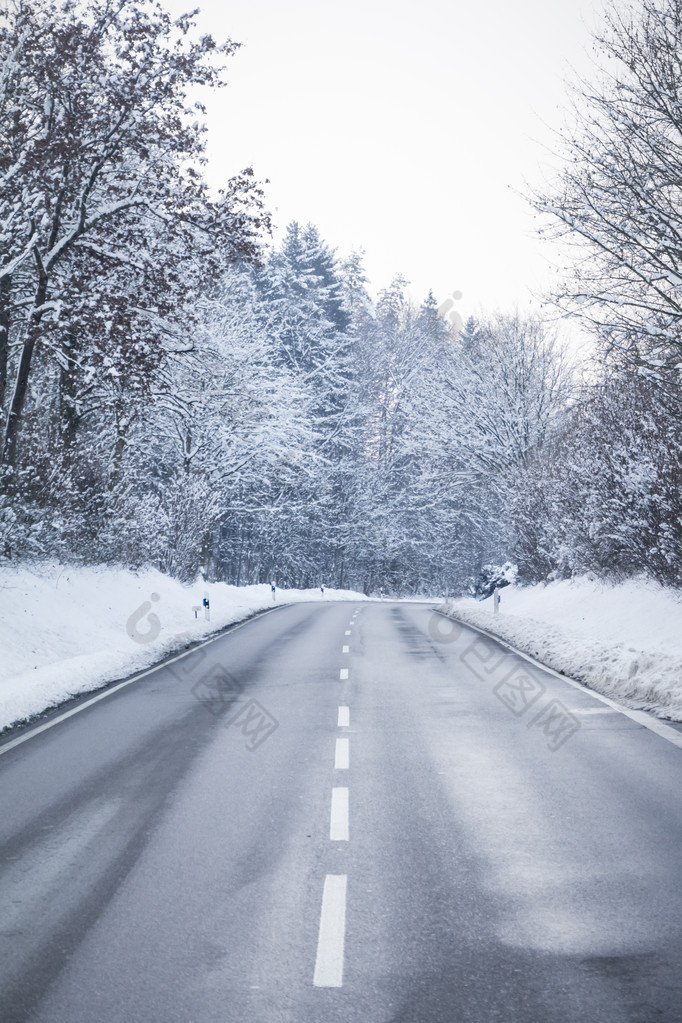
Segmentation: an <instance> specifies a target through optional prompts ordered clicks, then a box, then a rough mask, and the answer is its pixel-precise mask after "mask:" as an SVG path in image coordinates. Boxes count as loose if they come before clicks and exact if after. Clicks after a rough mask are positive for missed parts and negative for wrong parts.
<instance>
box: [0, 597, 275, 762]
mask: <svg viewBox="0 0 682 1023" xmlns="http://www.w3.org/2000/svg"><path fill="white" fill-rule="evenodd" d="M283 607H291V604H278V605H277V607H267V608H265V609H264V610H263V611H259V612H258V614H255V615H252V616H251V617H250V618H247V619H246V621H243V622H236V623H235V624H234V625H232V626H229V625H228V626H227V627H226V628H225V629H224V630H223V631H222V632H219V633H218V635H217V636H212V637H211V638H210V639H207V640H205V641H204V642H203V643H198V644H197V645H196V646H194V647H192V649H191V650H185V651H183V653H181V654H177V656H176V657H170V658H169V659H168V660H165V661H162V662H161V663H160V664H155V665H153V666H152V667H151V668H147V670H146V671H143V672H141V673H140V674H139V675H133V677H132V678H128V679H126V680H125V682H119V683H118V685H115V686H111V687H110V688H109V689H106V690H105V691H104V692H103V693H98V694H97V696H93V697H91V698H90V699H89V700H85V702H84V703H80V704H79V705H78V706H77V707H73V708H72V709H71V710H67V711H64V713H63V714H59V715H58V716H57V717H56V718H53V719H52V721H46V722H45V724H44V725H38V727H37V728H31V730H30V731H28V732H25V733H24V735H19V736H17V738H16V739H12V740H11V741H10V742H6V743H5V744H4V745H2V746H0V756H2V754H3V753H8V752H9V751H10V750H11V749H14V747H15V746H20V745H21V743H22V742H27V741H28V740H29V739H32V738H33V737H34V736H35V735H39V734H40V733H41V732H46V731H47V729H48V728H54V726H55V725H58V724H60V722H62V721H66V719H67V718H71V717H73V716H74V714H80V712H81V711H82V710H86V709H87V708H88V707H92V705H93V703H99V701H100V700H105V699H106V698H107V696H112V695H113V694H114V693H117V692H118V691H119V689H125V687H126V686H131V685H132V684H133V682H139V681H140V679H141V678H146V676H147V675H152V674H153V673H154V672H155V671H158V670H159V668H165V667H167V666H168V665H169V664H175V662H176V661H181V660H182V658H183V657H189V655H190V654H193V653H195V652H196V651H197V650H201V648H202V647H205V646H208V645H209V644H210V643H215V641H216V640H217V639H222V638H223V637H224V636H227V635H229V634H230V633H231V632H236V631H237V629H243V628H244V626H245V625H248V624H249V623H250V622H252V621H254V619H255V618H261V617H262V616H263V615H266V614H270V613H271V612H272V611H279V610H280V608H283ZM105 685H106V683H105ZM49 709H50V708H49V707H48V708H46V710H49Z"/></svg>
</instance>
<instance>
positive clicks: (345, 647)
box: [341, 646, 350, 654]
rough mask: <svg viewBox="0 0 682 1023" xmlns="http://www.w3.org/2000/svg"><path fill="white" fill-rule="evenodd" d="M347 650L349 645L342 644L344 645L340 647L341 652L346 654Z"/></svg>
mask: <svg viewBox="0 0 682 1023" xmlns="http://www.w3.org/2000/svg"><path fill="white" fill-rule="evenodd" d="M349 651H350V647H349V646H344V647H342V648H341V653H342V654H347V653H348V652H349Z"/></svg>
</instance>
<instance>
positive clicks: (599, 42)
mask: <svg viewBox="0 0 682 1023" xmlns="http://www.w3.org/2000/svg"><path fill="white" fill-rule="evenodd" d="M595 50H596V54H597V57H598V63H599V65H600V66H601V70H600V71H599V72H598V73H597V74H595V80H594V81H593V82H588V81H581V82H579V83H578V84H577V86H576V87H575V100H576V102H575V124H574V127H573V128H572V129H566V130H564V131H563V132H562V135H561V143H560V151H561V153H562V155H563V156H564V157H565V166H564V168H563V170H562V172H561V174H560V179H559V181H558V182H557V183H555V184H554V185H553V186H551V187H550V188H548V189H547V190H545V191H544V192H541V193H539V194H537V195H536V196H535V197H534V203H535V205H536V208H537V209H538V210H539V211H540V212H541V213H542V214H544V215H546V216H547V218H548V221H549V228H548V230H549V232H550V233H551V234H553V235H555V236H558V237H560V238H563V239H564V240H566V241H568V242H574V243H575V246H576V251H575V260H574V269H573V272H572V276H570V277H569V278H568V279H567V280H566V282H565V286H564V288H563V290H562V292H561V294H560V295H559V296H558V297H559V300H560V302H562V303H563V304H564V305H565V306H566V308H567V309H568V310H570V311H571V312H572V313H574V314H576V315H579V316H580V317H582V319H583V320H584V321H585V322H586V323H587V324H589V325H590V326H591V327H592V328H593V329H594V330H595V331H596V333H597V334H598V336H599V337H600V339H601V341H602V343H603V345H604V346H605V348H606V350H607V351H610V352H612V353H616V354H617V355H618V356H619V357H622V358H626V359H628V360H630V361H633V360H634V361H636V362H639V363H641V362H646V363H648V364H649V365H650V366H651V367H653V368H654V369H655V368H658V366H659V365H660V364H661V363H663V362H665V361H666V360H667V359H668V358H669V357H672V358H673V359H674V360H679V356H680V354H682V176H681V175H680V168H681V167H682V3H681V2H680V0H634V2H631V3H630V4H626V5H623V4H622V3H618V4H615V3H613V2H612V3H611V5H610V6H609V8H608V9H607V13H606V17H605V24H604V28H603V31H602V32H601V33H600V34H599V35H598V36H597V37H596V39H595Z"/></svg>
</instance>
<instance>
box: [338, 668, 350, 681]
mask: <svg viewBox="0 0 682 1023" xmlns="http://www.w3.org/2000/svg"><path fill="white" fill-rule="evenodd" d="M339 678H341V679H342V680H343V679H344V678H348V668H341V673H340V675H339Z"/></svg>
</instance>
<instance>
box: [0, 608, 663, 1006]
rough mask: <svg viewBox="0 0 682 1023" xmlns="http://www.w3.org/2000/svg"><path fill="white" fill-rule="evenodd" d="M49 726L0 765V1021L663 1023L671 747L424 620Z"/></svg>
mask: <svg viewBox="0 0 682 1023" xmlns="http://www.w3.org/2000/svg"><path fill="white" fill-rule="evenodd" d="M55 720H56V723H55V724H54V725H53V726H52V727H49V728H47V729H45V730H43V731H40V732H37V733H34V734H31V733H30V732H27V733H22V734H21V735H20V736H19V738H20V739H21V740H22V741H21V742H19V743H17V744H15V745H12V744H11V740H12V736H9V737H8V739H6V740H5V744H4V746H0V855H1V865H2V868H1V874H0V906H1V907H2V910H1V917H0V935H1V938H0V940H1V957H0V1000H1V1007H0V1018H1V1019H2V1021H3V1023H24V1021H26V1023H28V1021H30V1023H157V1021H158V1023H213V1021H215V1023H218V1021H220V1023H246V1021H253V1023H271V1021H272V1023H496V1021H500V1023H582V1021H589V1023H659V1021H664V1023H682V871H681V869H680V868H681V866H682V749H681V748H679V745H676V744H675V743H674V742H673V741H668V740H667V738H666V735H665V734H657V733H656V732H655V731H652V730H651V729H650V728H647V727H644V726H643V725H642V723H641V722H640V721H638V720H635V719H633V718H632V717H629V716H627V715H626V714H622V713H620V712H619V711H618V710H617V709H615V708H614V707H612V706H609V705H608V704H605V703H604V702H603V701H601V700H600V699H598V698H597V697H596V696H594V695H592V694H590V693H587V692H585V691H583V690H582V689H580V688H576V687H574V686H571V685H570V684H569V683H568V682H566V681H563V680H561V679H559V678H557V677H555V676H554V675H553V674H551V673H548V672H544V671H542V670H541V669H540V668H539V667H535V666H533V665H532V664H530V663H529V662H528V661H527V660H525V659H523V658H521V657H519V656H518V655H516V654H514V653H512V652H510V651H508V650H507V649H505V648H504V647H502V646H501V645H500V644H498V643H496V642H495V641H494V640H492V639H489V638H486V637H484V636H481V635H480V634H478V633H476V632H474V631H472V630H470V629H468V628H465V627H463V626H459V625H457V624H455V623H449V622H448V621H447V620H446V619H443V618H440V617H438V616H437V615H435V613H434V612H433V610H432V609H431V608H430V607H428V606H427V605H424V604H416V603H415V604H410V603H391V602H388V601H386V602H376V603H366V604H365V603H362V604H360V605H353V604H346V603H334V602H329V603H318V604H308V605H306V604H297V605H292V606H289V607H284V608H282V609H279V610H277V611H275V612H273V613H269V614H267V615H264V616H262V617H260V618H257V619H254V620H253V621H251V622H248V623H246V624H245V625H244V626H242V627H241V628H238V629H236V630H235V631H232V632H229V633H227V634H225V635H223V636H221V637H219V638H218V639H217V640H215V641H214V642H211V643H210V644H208V645H206V646H204V647H202V648H200V649H197V650H195V651H193V652H192V653H190V654H189V655H188V656H186V657H183V658H181V659H180V660H177V661H174V662H173V663H167V664H165V665H163V666H161V667H160V668H159V669H158V670H155V671H153V672H151V673H149V674H147V675H145V676H144V677H142V678H140V679H139V680H137V681H135V682H133V683H132V684H131V685H128V686H126V687H124V688H121V689H118V690H117V691H114V692H112V693H110V694H109V695H107V696H106V697H104V698H103V699H100V700H98V701H97V702H94V703H92V704H91V705H89V706H85V707H84V708H83V709H81V710H79V711H78V712H77V713H74V714H72V715H71V716H69V717H65V718H63V719H61V720H59V719H55ZM670 733H671V736H672V735H679V733H676V732H674V731H673V730H672V729H670Z"/></svg>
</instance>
